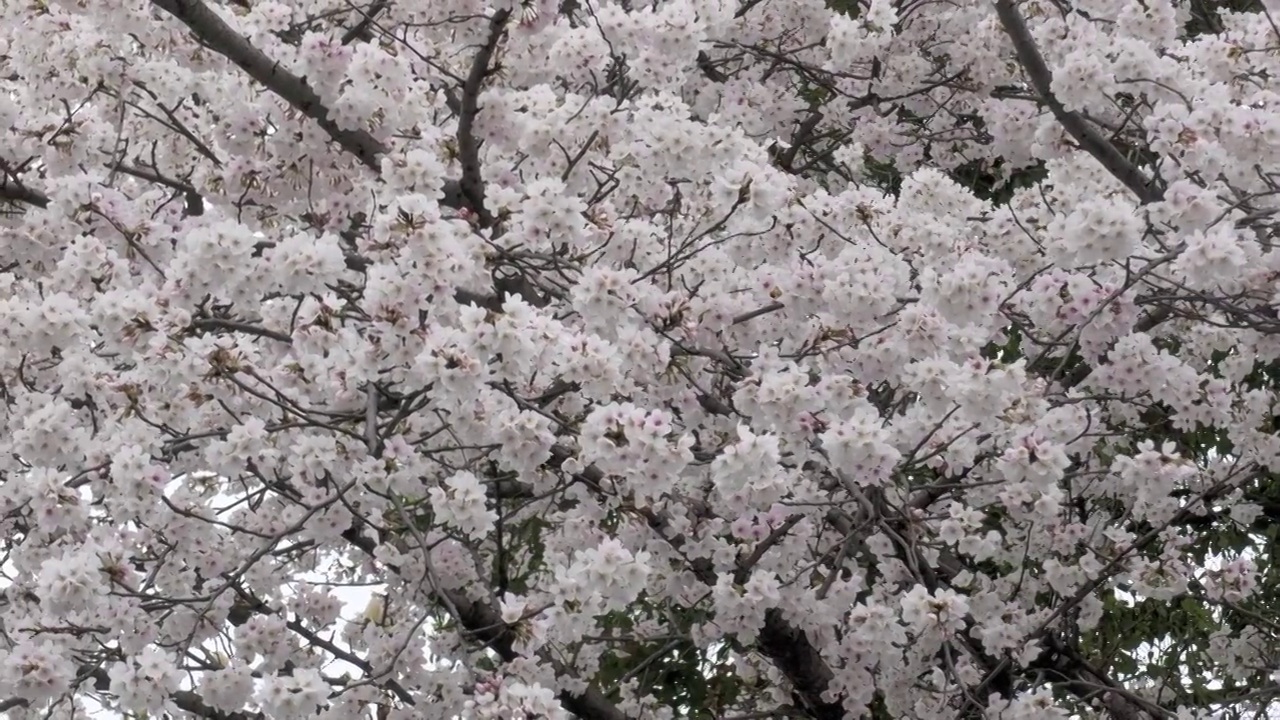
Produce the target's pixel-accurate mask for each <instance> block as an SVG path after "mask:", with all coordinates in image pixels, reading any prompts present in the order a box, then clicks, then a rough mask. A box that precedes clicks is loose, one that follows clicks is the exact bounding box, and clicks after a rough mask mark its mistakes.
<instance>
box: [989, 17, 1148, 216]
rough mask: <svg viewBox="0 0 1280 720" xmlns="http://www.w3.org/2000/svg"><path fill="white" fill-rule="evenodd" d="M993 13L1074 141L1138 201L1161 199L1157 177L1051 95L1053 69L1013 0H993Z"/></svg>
mask: <svg viewBox="0 0 1280 720" xmlns="http://www.w3.org/2000/svg"><path fill="white" fill-rule="evenodd" d="M996 15H997V16H998V17H999V18H1000V23H1001V24H1002V25H1003V26H1004V31H1005V32H1006V33H1008V35H1009V39H1011V40H1012V41H1013V49H1014V50H1015V51H1016V52H1017V54H1018V62H1019V63H1020V64H1021V65H1022V69H1023V71H1025V72H1026V73H1027V77H1028V78H1029V79H1030V80H1031V85H1032V87H1034V88H1035V89H1036V92H1037V93H1039V94H1040V97H1042V98H1043V99H1044V102H1045V104H1046V105H1048V106H1049V111H1050V112H1052V113H1053V116H1054V117H1055V118H1056V119H1057V120H1058V123H1059V124H1061V125H1062V127H1063V129H1064V130H1066V131H1067V134H1069V135H1070V136H1071V138H1072V139H1073V140H1075V141H1076V143H1077V144H1078V145H1079V146H1080V147H1081V149H1083V150H1084V151H1085V152H1087V153H1089V154H1090V155H1091V156H1093V158H1094V159H1095V160H1097V161H1098V162H1099V163H1101V164H1102V166H1103V167H1104V168H1106V169H1107V172H1109V173H1111V174H1112V175H1113V176H1114V177H1115V178H1116V179H1117V180H1119V181H1120V182H1121V183H1123V184H1124V186H1125V187H1127V188H1129V190H1130V191H1131V192H1132V193H1133V194H1134V195H1137V196H1138V199H1139V200H1140V201H1141V202H1142V204H1144V205H1145V204H1148V203H1153V202H1159V201H1160V200H1163V199H1164V190H1163V189H1162V188H1160V184H1159V180H1158V179H1155V178H1152V179H1148V178H1147V177H1146V175H1144V174H1143V173H1142V171H1141V170H1139V169H1138V168H1137V167H1136V166H1135V165H1134V164H1133V163H1131V162H1129V159H1128V158H1126V157H1125V156H1124V154H1123V153H1121V152H1120V151H1119V150H1117V149H1116V147H1115V145H1112V144H1111V143H1110V142H1108V141H1107V139H1106V138H1104V137H1102V135H1100V134H1098V131H1097V130H1095V129H1094V128H1093V126H1091V125H1090V124H1089V121H1088V120H1085V118H1084V116H1083V115H1081V114H1080V113H1077V112H1072V111H1069V110H1067V109H1066V108H1065V107H1063V105H1062V103H1061V102H1059V101H1058V99H1057V98H1056V97H1055V96H1054V94H1053V90H1052V83H1053V73H1052V72H1050V70H1049V67H1048V65H1046V64H1045V61H1044V56H1042V55H1041V54H1040V49H1039V48H1038V47H1036V41H1035V38H1033V37H1031V31H1030V30H1028V29H1027V23H1026V21H1024V20H1023V19H1022V15H1021V14H1019V12H1018V9H1017V8H1016V7H1014V0H996Z"/></svg>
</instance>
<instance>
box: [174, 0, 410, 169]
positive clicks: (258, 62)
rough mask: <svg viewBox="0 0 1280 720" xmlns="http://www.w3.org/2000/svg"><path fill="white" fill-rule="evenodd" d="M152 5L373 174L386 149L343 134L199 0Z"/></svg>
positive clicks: (296, 82) (304, 88) (301, 88)
mask: <svg viewBox="0 0 1280 720" xmlns="http://www.w3.org/2000/svg"><path fill="white" fill-rule="evenodd" d="M151 2H152V4H153V5H155V6H156V7H158V8H160V9H161V10H164V11H165V12H167V13H169V14H170V15H172V16H174V17H175V18H177V19H178V20H179V21H180V22H182V23H183V24H184V25H186V26H187V27H188V28H189V29H190V30H191V32H192V33H194V34H195V36H196V37H197V38H198V39H199V40H200V42H201V43H203V44H204V45H205V47H207V48H209V49H210V50H213V51H214V52H216V53H218V54H220V55H222V56H224V57H226V58H227V59H228V60H230V61H231V62H233V63H235V64H236V65H237V66H239V67H240V69H242V70H244V71H245V72H246V73H248V74H249V77H252V78H253V79H254V80H257V81H258V82H260V83H262V85H263V86H265V87H267V88H269V89H270V90H271V91H272V92H274V93H275V94H276V95H279V96H280V97H281V98H282V99H283V100H284V101H285V102H287V103H289V104H290V105H292V106H293V107H294V108H296V109H297V110H298V111H299V112H301V113H303V114H304V115H306V116H307V117H309V118H311V119H312V120H314V121H315V122H316V124H318V125H319V126H320V127H321V128H322V129H323V130H324V131H325V132H326V133H328V134H329V137H330V138H332V139H333V141H334V142H336V143H338V145H340V146H341V147H342V149H344V150H346V151H347V152H349V153H351V154H352V155H354V156H355V157H356V158H357V159H358V160H359V161H360V162H361V163H363V164H364V165H365V166H366V167H368V168H369V169H370V170H373V171H374V172H375V173H376V172H379V170H380V169H381V164H380V161H379V156H381V155H383V154H385V153H386V151H387V148H386V146H384V145H383V144H382V143H381V142H379V141H378V139H377V138H375V137H373V136H372V135H370V134H369V133H367V132H364V131H363V130H343V129H342V128H340V127H338V124H337V123H336V122H334V121H333V119H332V118H331V117H330V116H329V108H327V107H325V105H324V103H322V102H321V101H320V96H319V95H317V94H316V91H315V90H313V89H311V85H310V84H308V83H307V81H306V80H305V79H303V78H300V77H298V76H297V75H294V74H293V73H291V72H289V71H287V70H285V69H284V68H282V67H280V64H279V63H278V62H276V61H274V60H272V59H271V58H269V57H267V56H266V55H265V54H264V53H263V52H262V51H261V50H259V49H258V48H256V47H254V46H253V44H252V43H250V42H249V41H248V40H247V39H245V37H244V36H243V35H241V34H239V33H237V32H236V31H235V30H233V29H232V28H231V26H230V25H227V24H226V23H225V22H223V20H222V18H220V17H218V14H217V13H215V12H214V11H213V10H211V9H209V6H208V5H205V4H204V2H203V1H202V0H151Z"/></svg>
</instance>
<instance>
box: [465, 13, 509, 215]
mask: <svg viewBox="0 0 1280 720" xmlns="http://www.w3.org/2000/svg"><path fill="white" fill-rule="evenodd" d="M510 17H511V11H510V10H499V11H498V12H496V13H494V14H493V17H492V18H490V19H489V36H488V37H487V38H486V39H485V42H484V45H481V46H480V51H479V52H477V53H476V56H475V59H474V60H472V61H471V72H469V73H467V79H466V82H464V83H463V85H462V98H461V99H460V101H459V105H460V110H461V112H460V113H459V115H458V160H459V161H460V162H461V163H462V180H461V187H462V194H463V196H464V197H465V198H466V199H467V204H468V205H469V206H470V207H471V209H472V210H474V211H475V213H476V215H477V216H478V217H479V219H480V224H481V225H482V226H484V227H488V226H489V225H492V224H493V216H492V215H491V214H490V213H489V211H488V209H487V208H485V206H484V177H483V173H482V171H481V168H480V142H479V141H478V140H477V139H476V135H475V121H476V115H477V114H478V113H479V112H480V106H479V99H480V89H481V87H482V86H483V85H484V79H485V77H486V76H488V74H489V64H490V63H491V62H493V54H494V52H495V51H496V50H497V49H498V42H499V41H501V40H502V35H503V33H504V32H506V26H507V19H508V18H510Z"/></svg>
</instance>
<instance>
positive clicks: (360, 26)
mask: <svg viewBox="0 0 1280 720" xmlns="http://www.w3.org/2000/svg"><path fill="white" fill-rule="evenodd" d="M390 4H391V3H390V2H389V0H377V1H376V2H374V3H373V4H372V5H370V6H369V9H368V10H356V12H358V13H360V15H361V17H360V22H358V23H356V24H355V25H352V26H351V28H350V29H348V30H347V31H346V32H345V33H343V34H342V44H343V45H350V44H351V43H353V42H355V41H356V40H362V39H366V38H369V37H372V35H370V33H369V29H370V28H372V27H373V23H374V21H375V20H377V19H378V15H380V14H381V13H382V11H383V10H386V9H387V6H388V5H390Z"/></svg>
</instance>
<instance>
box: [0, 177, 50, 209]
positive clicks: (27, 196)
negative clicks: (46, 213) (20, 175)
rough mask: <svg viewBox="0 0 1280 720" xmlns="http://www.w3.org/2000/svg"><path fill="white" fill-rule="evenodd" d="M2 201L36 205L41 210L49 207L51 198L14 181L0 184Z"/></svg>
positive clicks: (0, 198)
mask: <svg viewBox="0 0 1280 720" xmlns="http://www.w3.org/2000/svg"><path fill="white" fill-rule="evenodd" d="M0 200H7V201H9V202H16V203H24V204H26V205H35V206H36V207H39V208H44V207H49V198H48V197H46V196H45V195H44V194H42V193H39V192H36V191H35V190H32V189H31V188H29V187H27V186H26V185H23V184H21V183H18V182H14V181H12V180H6V181H3V182H0Z"/></svg>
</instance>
